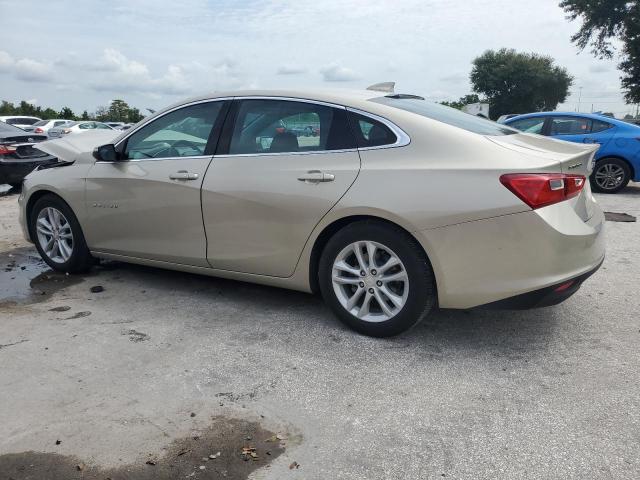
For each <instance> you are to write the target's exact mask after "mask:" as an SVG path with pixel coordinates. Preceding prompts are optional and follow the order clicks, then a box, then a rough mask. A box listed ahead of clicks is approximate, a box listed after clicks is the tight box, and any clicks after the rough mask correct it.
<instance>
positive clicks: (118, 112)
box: [109, 99, 129, 122]
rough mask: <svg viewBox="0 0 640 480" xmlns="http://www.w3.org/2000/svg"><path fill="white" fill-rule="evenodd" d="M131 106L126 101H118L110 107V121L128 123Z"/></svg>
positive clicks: (112, 102)
mask: <svg viewBox="0 0 640 480" xmlns="http://www.w3.org/2000/svg"><path fill="white" fill-rule="evenodd" d="M128 119H129V105H128V104H127V102H125V101H124V100H120V99H116V100H112V101H111V105H109V120H110V121H112V122H128V121H129V120H128Z"/></svg>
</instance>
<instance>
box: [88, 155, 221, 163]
mask: <svg viewBox="0 0 640 480" xmlns="http://www.w3.org/2000/svg"><path fill="white" fill-rule="evenodd" d="M202 158H204V159H209V160H210V159H211V158H213V155H190V156H188V157H158V158H131V159H129V160H118V161H116V162H108V161H104V160H96V161H95V162H94V164H98V163H113V164H115V163H129V162H158V161H161V160H196V159H202Z"/></svg>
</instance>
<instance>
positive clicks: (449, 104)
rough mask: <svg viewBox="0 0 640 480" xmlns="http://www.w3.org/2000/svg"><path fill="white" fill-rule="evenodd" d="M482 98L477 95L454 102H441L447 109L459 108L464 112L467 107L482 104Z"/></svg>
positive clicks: (472, 94)
mask: <svg viewBox="0 0 640 480" xmlns="http://www.w3.org/2000/svg"><path fill="white" fill-rule="evenodd" d="M480 102H481V100H480V97H479V96H478V95H477V94H475V93H470V94H467V95H465V96H463V97H460V99H459V100H456V101H454V102H440V103H441V104H442V105H446V106H447V107H453V108H457V109H458V110H462V107H464V106H465V105H469V104H471V103H480Z"/></svg>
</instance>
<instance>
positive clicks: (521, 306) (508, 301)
mask: <svg viewBox="0 0 640 480" xmlns="http://www.w3.org/2000/svg"><path fill="white" fill-rule="evenodd" d="M602 262H604V257H603V258H602V260H601V261H600V263H599V264H598V265H597V266H596V267H595V268H594V269H592V270H589V271H588V272H586V273H583V274H582V275H579V276H577V277H575V278H572V279H570V280H566V281H564V282H561V283H558V284H556V285H552V286H550V287H545V288H541V289H540V290H534V291H533V292H528V293H523V294H520V295H516V296H515V297H511V298H505V299H504V300H498V301H497V302H492V303H487V304H486V305H481V306H479V307H476V308H480V309H487V310H527V309H530V308H541V307H550V306H552V305H558V304H559V303H562V302H564V301H565V300H566V299H567V298H569V297H571V296H572V295H573V294H574V293H576V292H577V291H578V290H579V289H580V287H581V286H582V283H583V282H584V281H585V280H586V279H587V278H589V277H590V276H591V275H593V274H594V273H596V272H597V271H598V269H599V268H600V267H601V266H602Z"/></svg>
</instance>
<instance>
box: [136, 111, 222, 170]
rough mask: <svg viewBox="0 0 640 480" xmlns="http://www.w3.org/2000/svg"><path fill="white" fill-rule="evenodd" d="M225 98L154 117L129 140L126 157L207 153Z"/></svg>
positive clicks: (180, 155) (191, 155) (139, 157)
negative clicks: (208, 143)
mask: <svg viewBox="0 0 640 480" xmlns="http://www.w3.org/2000/svg"><path fill="white" fill-rule="evenodd" d="M222 105H223V102H221V101H216V102H206V103H197V104H195V105H189V106H187V107H183V108H180V109H178V110H174V111H173V112H170V113H167V114H166V115H163V116H161V117H159V118H158V119H156V120H153V121H152V122H151V123H149V124H148V125H145V126H144V127H142V128H141V129H140V130H138V131H137V132H135V133H134V134H133V135H131V136H130V137H129V139H128V140H127V145H126V148H125V151H124V158H125V159H129V160H133V159H145V158H170V157H171V158H173V157H194V156H201V155H204V154H205V153H204V150H205V148H206V146H207V142H208V141H209V135H211V131H212V130H213V126H214V125H215V123H216V120H217V118H218V115H219V114H220V111H221V109H222Z"/></svg>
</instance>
